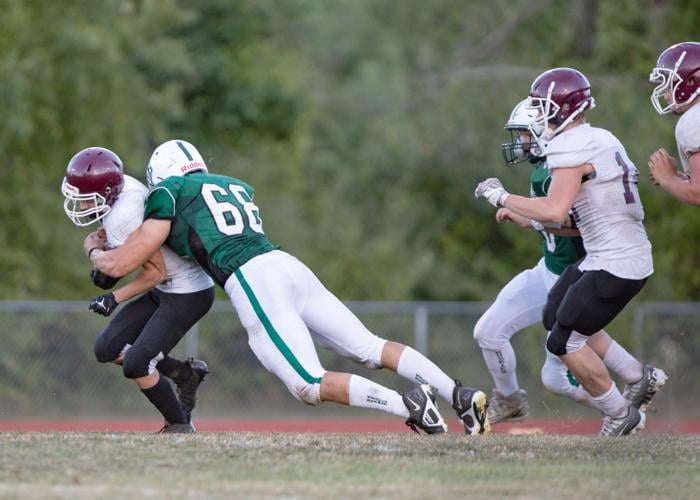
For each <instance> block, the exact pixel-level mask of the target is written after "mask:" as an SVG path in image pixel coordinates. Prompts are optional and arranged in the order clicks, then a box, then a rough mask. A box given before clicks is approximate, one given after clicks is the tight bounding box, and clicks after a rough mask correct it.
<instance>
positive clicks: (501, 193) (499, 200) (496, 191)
mask: <svg viewBox="0 0 700 500" xmlns="http://www.w3.org/2000/svg"><path fill="white" fill-rule="evenodd" d="M509 195H510V193H509V192H508V191H506V190H505V188H504V187H503V185H502V184H501V181H499V180H498V179H497V178H496V177H491V178H490V179H486V180H485V181H482V182H480V183H479V185H478V186H476V189H475V190H474V196H476V197H477V198H485V199H486V201H488V202H489V203H490V204H491V205H493V206H494V207H496V208H498V207H502V206H504V205H503V203H505V201H506V198H508V196H509Z"/></svg>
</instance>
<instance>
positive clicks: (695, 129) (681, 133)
mask: <svg viewBox="0 0 700 500" xmlns="http://www.w3.org/2000/svg"><path fill="white" fill-rule="evenodd" d="M699 114H700V113H699ZM676 142H677V143H678V150H679V151H680V152H681V153H682V154H684V155H686V156H687V157H691V156H693V155H694V154H695V153H697V152H698V151H700V123H697V122H694V121H684V123H683V126H682V127H679V129H678V131H677V133H676Z"/></svg>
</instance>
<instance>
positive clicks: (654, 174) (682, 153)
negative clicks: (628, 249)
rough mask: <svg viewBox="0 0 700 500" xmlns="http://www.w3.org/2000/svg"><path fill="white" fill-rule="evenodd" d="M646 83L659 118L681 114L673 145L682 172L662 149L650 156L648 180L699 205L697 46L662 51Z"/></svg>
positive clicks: (699, 65) (699, 70)
mask: <svg viewBox="0 0 700 500" xmlns="http://www.w3.org/2000/svg"><path fill="white" fill-rule="evenodd" d="M649 81H650V82H651V83H653V84H655V85H656V87H655V88H654V90H653V92H652V94H651V103H652V105H653V106H654V109H655V110H656V111H657V112H658V113H659V114H662V115H665V114H668V113H674V114H676V115H681V117H680V119H679V120H678V123H677V124H676V145H677V146H678V156H679V157H680V159H681V168H682V171H679V170H678V165H677V161H676V159H675V158H673V157H671V155H669V153H668V151H666V149H664V148H661V149H658V150H656V151H655V152H654V153H652V155H651V156H650V157H649V163H648V164H649V171H650V174H651V179H652V181H653V182H654V183H655V184H657V185H659V186H661V187H662V188H663V189H664V190H666V191H668V192H669V193H670V194H671V195H672V196H673V197H674V198H676V199H678V200H680V201H682V202H683V203H689V204H691V205H700V43H698V42H683V43H678V44H676V45H673V46H671V47H669V48H668V49H666V50H664V51H663V52H662V53H661V55H660V56H659V58H658V60H657V61H656V67H655V68H654V69H653V70H652V72H651V75H650V76H649Z"/></svg>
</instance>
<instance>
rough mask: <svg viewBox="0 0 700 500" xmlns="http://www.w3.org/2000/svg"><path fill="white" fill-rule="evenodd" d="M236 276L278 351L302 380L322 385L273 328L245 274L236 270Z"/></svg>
mask: <svg viewBox="0 0 700 500" xmlns="http://www.w3.org/2000/svg"><path fill="white" fill-rule="evenodd" d="M235 274H236V278H238V282H239V283H240V284H241V287H242V288H243V291H244V292H245V294H246V296H247V297H248V300H249V301H250V305H252V306H253V310H254V311H255V314H256V315H257V316H258V319H259V320H260V322H261V323H262V324H263V326H264V327H265V331H266V332H267V335H268V336H269V337H270V339H271V340H272V343H273V344H275V346H276V347H277V349H279V351H280V352H281V353H282V355H283V356H284V358H285V359H286V360H287V361H288V362H289V364H290V365H292V368H294V370H295V371H296V372H297V373H298V374H299V376H300V377H301V378H303V379H304V380H305V381H306V382H308V383H309V384H320V383H321V379H320V378H317V377H312V376H311V375H310V374H309V372H307V371H306V370H304V367H303V366H301V363H299V360H298V359H297V358H296V357H295V356H294V353H292V351H291V349H289V347H288V346H287V344H285V343H284V340H282V337H280V335H279V333H277V330H275V327H274V326H272V323H271V322H270V319H269V318H268V317H267V315H266V314H265V311H263V308H262V307H261V306H260V302H258V299H257V298H256V297H255V294H254V293H253V290H252V289H251V288H250V285H249V284H248V282H247V281H246V280H245V278H244V277H243V273H241V270H240V269H236V271H235Z"/></svg>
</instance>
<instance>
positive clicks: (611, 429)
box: [598, 406, 647, 436]
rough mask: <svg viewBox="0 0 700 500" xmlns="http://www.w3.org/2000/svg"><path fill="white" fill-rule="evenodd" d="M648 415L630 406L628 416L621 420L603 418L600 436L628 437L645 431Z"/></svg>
mask: <svg viewBox="0 0 700 500" xmlns="http://www.w3.org/2000/svg"><path fill="white" fill-rule="evenodd" d="M646 418H647V417H646V415H645V414H644V413H643V412H640V411H639V410H638V409H637V408H635V407H634V406H630V407H629V409H628V410H627V415H625V416H624V417H621V418H612V417H609V416H607V415H605V416H604V417H603V427H602V428H601V429H600V433H599V434H598V435H599V436H627V435H632V434H634V433H635V432H637V431H639V430H641V429H644V424H645V423H646Z"/></svg>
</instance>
